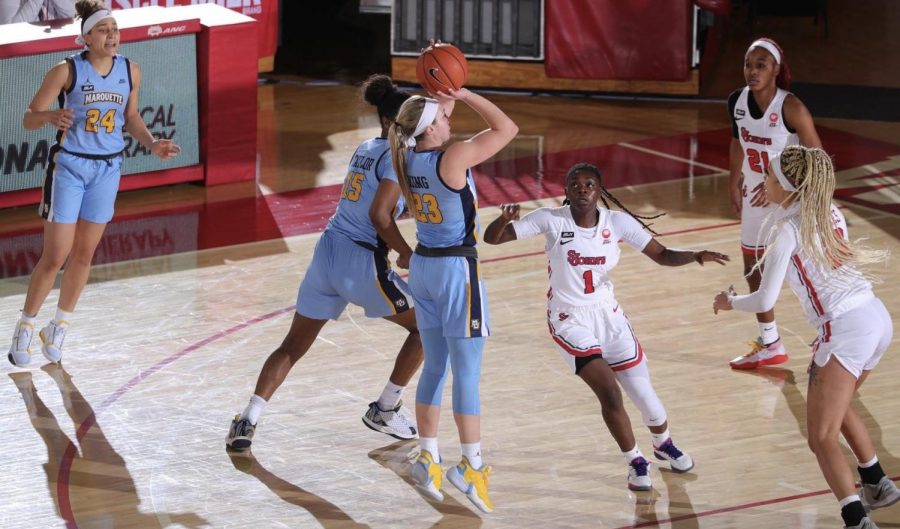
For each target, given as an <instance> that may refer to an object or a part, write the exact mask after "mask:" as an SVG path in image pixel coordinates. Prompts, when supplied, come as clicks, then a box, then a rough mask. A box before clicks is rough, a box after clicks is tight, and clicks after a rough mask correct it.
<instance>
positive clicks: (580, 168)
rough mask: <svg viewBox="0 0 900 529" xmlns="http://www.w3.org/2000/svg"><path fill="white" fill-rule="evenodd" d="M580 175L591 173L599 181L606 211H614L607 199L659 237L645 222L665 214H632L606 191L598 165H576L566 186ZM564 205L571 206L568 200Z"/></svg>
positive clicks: (568, 175) (584, 163)
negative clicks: (646, 215) (647, 215)
mask: <svg viewBox="0 0 900 529" xmlns="http://www.w3.org/2000/svg"><path fill="white" fill-rule="evenodd" d="M578 173H590V174H592V175H593V176H594V177H595V178H596V179H597V182H598V183H599V184H600V201H601V202H603V207H605V208H606V209H612V208H610V207H609V202H607V199H609V201H610V202H612V203H613V204H615V205H616V206H618V207H619V209H621V210H622V211H624V212H625V213H628V214H629V215H631V216H632V217H634V220H636V221H638V222H639V223H640V224H641V226H643V227H644V229H645V230H647V231H649V232H650V233H652V234H653V235H659V234H658V233H656V232H655V231H654V230H653V229H652V228H651V227H650V226H651V224H648V223H645V222H644V221H645V220H653V219H656V218H659V217H662V216H663V215H665V213H659V214H657V215H653V216H649V217H645V216H643V215H637V214H634V213H632V212H631V211H630V210H629V209H628V208H626V207H625V205H623V204H622V202H620V201H619V199H618V198H616V197H615V196H614V195H613V194H612V193H610V192H609V190H608V189H606V188H605V187H604V186H603V178H602V177H601V175H600V169H598V168H597V166H596V165H594V164H591V163H587V162H579V163H576V164H575V165H573V166H572V167H571V168H570V169H569V171H568V172H567V173H566V186H567V187H568V183H569V180H571V179H572V178H573V177H574V176H575V175H576V174H578ZM563 205H564V206H568V205H569V199H568V198H566V199H565V200H563Z"/></svg>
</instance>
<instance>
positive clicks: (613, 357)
mask: <svg viewBox="0 0 900 529" xmlns="http://www.w3.org/2000/svg"><path fill="white" fill-rule="evenodd" d="M547 318H548V319H547V323H548V326H549V327H550V337H551V338H553V341H554V342H555V343H556V346H557V348H558V349H559V352H560V355H562V357H563V360H565V361H566V363H567V364H569V367H570V368H571V369H572V372H573V373H574V372H575V367H576V366H575V359H576V358H577V357H586V356H591V355H597V354H599V355H601V356H602V357H603V359H604V360H605V361H606V363H607V364H609V366H610V367H611V368H612V369H613V371H622V370H625V369H629V368H631V367H634V366H636V365H638V364H640V363H641V362H643V361H644V351H643V350H642V349H641V344H640V343H639V342H638V341H637V338H635V336H634V331H633V330H632V328H631V324H630V323H629V322H628V317H627V316H625V312H624V311H623V310H622V308H621V307H620V306H619V305H618V304H614V305H613V306H612V307H609V306H600V305H592V306H588V307H570V308H567V309H564V310H559V309H550V310H548V311H547Z"/></svg>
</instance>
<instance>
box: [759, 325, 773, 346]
mask: <svg viewBox="0 0 900 529" xmlns="http://www.w3.org/2000/svg"><path fill="white" fill-rule="evenodd" d="M757 323H758V324H759V339H760V340H762V343H763V345H769V344H773V343H775V342H777V341H778V325H776V324H775V320H772V321H770V322H769V323H763V322H757Z"/></svg>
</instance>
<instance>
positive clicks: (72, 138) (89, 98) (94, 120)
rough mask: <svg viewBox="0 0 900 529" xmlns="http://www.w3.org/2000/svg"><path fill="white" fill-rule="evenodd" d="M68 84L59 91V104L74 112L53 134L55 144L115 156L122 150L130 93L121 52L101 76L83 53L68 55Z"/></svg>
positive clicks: (73, 150) (74, 150) (128, 72)
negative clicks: (70, 121) (65, 125)
mask: <svg viewBox="0 0 900 529" xmlns="http://www.w3.org/2000/svg"><path fill="white" fill-rule="evenodd" d="M66 61H67V62H68V63H69V65H70V68H71V71H72V86H71V87H70V88H69V90H68V91H66V92H63V93H60V95H59V104H60V106H61V107H62V106H65V108H71V109H72V110H74V111H75V117H74V119H73V124H72V126H71V127H70V128H69V130H67V131H66V132H65V133H62V132H60V133H58V134H57V143H58V144H59V145H60V146H61V147H62V148H63V149H64V150H65V151H68V152H70V153H73V154H88V155H94V156H105V155H115V154H118V153H120V152H122V151H123V150H124V149H125V138H123V137H122V128H123V127H124V126H125V107H126V105H127V104H128V96H129V95H130V94H131V68H130V65H129V62H128V59H127V58H125V57H124V56H122V55H116V56H115V57H113V64H112V69H110V71H109V73H108V74H107V75H105V76H104V75H101V74H100V73H98V72H97V70H95V69H94V67H93V66H91V63H90V61H88V60H87V52H82V53H80V54H78V55H72V56H71V57H68V58H67V59H66Z"/></svg>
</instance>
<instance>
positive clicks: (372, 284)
mask: <svg viewBox="0 0 900 529" xmlns="http://www.w3.org/2000/svg"><path fill="white" fill-rule="evenodd" d="M348 303H353V304H354V305H357V306H359V307H362V308H363V310H364V311H365V314H366V316H368V317H369V318H383V317H385V316H392V315H394V314H399V313H401V312H404V311H406V310H409V309H411V308H412V307H413V303H412V298H411V297H410V296H409V292H408V290H407V286H406V282H405V281H403V280H402V279H401V278H400V276H399V275H397V273H396V272H394V270H393V269H391V266H390V263H389V262H388V259H387V253H386V252H382V251H377V252H373V251H372V250H370V249H367V248H363V247H362V246H359V245H357V244H356V243H355V242H353V241H351V240H350V239H348V238H346V237H344V236H343V235H340V234H337V233H334V232H331V231H328V230H325V232H324V233H322V237H320V238H319V242H317V243H316V249H315V251H314V252H313V258H312V262H310V264H309V268H307V269H306V275H305V276H304V277H303V281H302V282H301V283H300V290H299V291H298V292H297V313H298V314H300V315H301V316H305V317H307V318H312V319H315V320H336V319H337V318H338V317H340V315H341V312H343V311H344V309H345V308H346V307H347V304H348Z"/></svg>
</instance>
